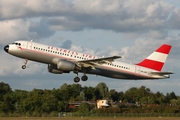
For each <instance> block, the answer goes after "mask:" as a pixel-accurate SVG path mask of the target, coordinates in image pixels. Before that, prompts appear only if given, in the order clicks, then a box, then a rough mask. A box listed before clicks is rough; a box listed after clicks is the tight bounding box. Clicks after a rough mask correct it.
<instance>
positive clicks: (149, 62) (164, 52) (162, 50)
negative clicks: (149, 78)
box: [136, 44, 172, 71]
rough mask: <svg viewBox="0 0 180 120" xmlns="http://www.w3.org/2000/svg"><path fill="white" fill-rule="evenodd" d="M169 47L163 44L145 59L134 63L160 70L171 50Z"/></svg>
mask: <svg viewBox="0 0 180 120" xmlns="http://www.w3.org/2000/svg"><path fill="white" fill-rule="evenodd" d="M171 47H172V46H171V45H168V44H163V45H162V46H161V47H159V48H158V49H157V50H156V51H154V52H153V53H152V54H151V55H149V56H148V57H147V58H146V59H144V60H143V61H142V62H140V63H138V64H136V65H139V66H142V67H146V68H150V69H153V70H157V71H161V70H162V68H163V65H164V63H165V61H166V58H167V56H168V54H169V52H170V50H171Z"/></svg>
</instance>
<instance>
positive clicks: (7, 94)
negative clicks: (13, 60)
mask: <svg viewBox="0 0 180 120" xmlns="http://www.w3.org/2000/svg"><path fill="white" fill-rule="evenodd" d="M100 99H108V100H112V101H113V103H114V105H113V106H112V107H110V108H106V109H105V108H103V109H97V108H96V105H94V106H90V105H89V104H87V103H84V102H82V103H81V105H80V107H79V108H77V109H70V108H69V107H68V105H69V102H73V101H96V100H100ZM60 112H81V113H83V112H84V113H152V112H155V113H178V112H180V97H179V96H177V95H176V94H175V93H174V92H171V93H167V94H166V95H164V94H163V93H161V92H156V93H153V92H152V91H151V90H150V89H149V88H146V87H145V86H141V87H140V88H136V87H132V88H130V89H128V90H127V91H125V92H118V91H116V90H115V89H111V90H109V88H108V87H107V85H106V84H105V83H99V84H98V85H97V86H96V87H90V86H89V87H88V86H85V87H82V86H81V85H80V84H72V85H68V84H66V83H65V84H63V85H62V86H60V88H58V89H55V88H54V89H52V90H47V89H44V90H42V89H33V90H32V91H26V90H12V89H11V87H10V86H9V85H8V84H6V83H3V82H0V116H3V115H9V114H12V115H31V116H32V115H34V116H37V115H40V116H41V115H42V114H43V115H45V114H48V115H49V114H51V115H57V114H58V113H60Z"/></svg>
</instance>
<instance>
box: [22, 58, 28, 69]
mask: <svg viewBox="0 0 180 120" xmlns="http://www.w3.org/2000/svg"><path fill="white" fill-rule="evenodd" d="M27 62H28V59H25V61H24V65H23V66H22V69H26V64H27Z"/></svg>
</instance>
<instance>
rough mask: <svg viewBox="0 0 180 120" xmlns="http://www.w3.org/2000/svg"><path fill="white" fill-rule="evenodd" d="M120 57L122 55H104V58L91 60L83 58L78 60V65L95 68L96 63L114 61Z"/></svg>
mask: <svg viewBox="0 0 180 120" xmlns="http://www.w3.org/2000/svg"><path fill="white" fill-rule="evenodd" d="M118 58H121V56H112V57H103V58H97V59H90V60H81V61H77V65H79V66H81V67H84V68H88V67H91V68H92V69H94V68H95V67H94V66H95V65H102V64H105V63H112V62H113V61H114V60H115V59H118Z"/></svg>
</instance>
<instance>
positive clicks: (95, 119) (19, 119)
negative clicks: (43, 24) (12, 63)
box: [0, 117, 180, 120]
mask: <svg viewBox="0 0 180 120" xmlns="http://www.w3.org/2000/svg"><path fill="white" fill-rule="evenodd" d="M62 119H63V120H179V119H180V117H172V118H169V117H148V118H139V117H138V118H135V117H130V118H106V117H93V118H91V117H73V118H58V117H0V120H62Z"/></svg>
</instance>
